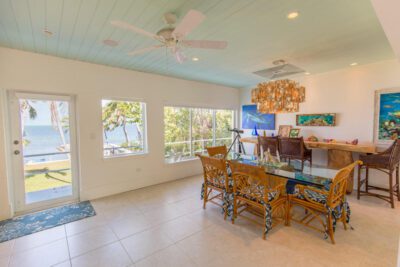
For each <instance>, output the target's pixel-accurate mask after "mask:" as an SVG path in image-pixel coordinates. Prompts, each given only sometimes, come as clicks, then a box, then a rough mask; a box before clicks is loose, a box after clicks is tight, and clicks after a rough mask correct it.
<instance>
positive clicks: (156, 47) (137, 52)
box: [128, 45, 164, 56]
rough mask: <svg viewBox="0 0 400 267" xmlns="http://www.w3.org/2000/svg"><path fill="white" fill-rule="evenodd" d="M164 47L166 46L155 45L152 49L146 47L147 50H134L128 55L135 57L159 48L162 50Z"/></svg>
mask: <svg viewBox="0 0 400 267" xmlns="http://www.w3.org/2000/svg"><path fill="white" fill-rule="evenodd" d="M163 46H164V45H154V46H150V47H146V48H142V49H138V50H134V51H131V52H129V53H128V55H130V56H134V55H138V54H142V53H146V52H149V51H152V50H156V49H159V48H161V47H163Z"/></svg>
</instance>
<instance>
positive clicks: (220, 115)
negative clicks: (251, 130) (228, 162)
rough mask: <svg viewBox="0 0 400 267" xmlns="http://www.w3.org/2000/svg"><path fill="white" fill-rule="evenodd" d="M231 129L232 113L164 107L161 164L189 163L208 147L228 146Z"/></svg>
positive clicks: (229, 111) (228, 111) (232, 122)
mask: <svg viewBox="0 0 400 267" xmlns="http://www.w3.org/2000/svg"><path fill="white" fill-rule="evenodd" d="M233 125H234V111H233V110H216V109H206V108H186V107H164V142H165V143H164V155H165V161H166V162H167V163H175V162H179V161H184V160H188V159H192V158H194V156H195V153H198V152H203V151H205V150H206V147H208V146H219V145H226V146H229V145H230V144H231V142H232V137H233V135H232V133H231V132H230V131H228V129H229V128H233Z"/></svg>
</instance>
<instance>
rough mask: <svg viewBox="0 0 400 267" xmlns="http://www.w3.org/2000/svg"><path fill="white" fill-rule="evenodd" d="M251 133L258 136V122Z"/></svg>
mask: <svg viewBox="0 0 400 267" xmlns="http://www.w3.org/2000/svg"><path fill="white" fill-rule="evenodd" d="M251 135H253V136H258V132H257V124H254V128H253V131H252V132H251Z"/></svg>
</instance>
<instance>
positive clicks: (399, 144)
mask: <svg viewBox="0 0 400 267" xmlns="http://www.w3.org/2000/svg"><path fill="white" fill-rule="evenodd" d="M360 160H361V161H362V162H363V164H362V165H361V166H359V167H358V179H357V181H358V183H357V199H360V196H373V197H377V198H380V199H382V200H385V201H387V202H389V203H390V206H391V207H392V209H394V196H397V200H398V201H400V182H399V164H400V140H399V139H397V140H395V141H394V142H393V144H392V145H391V146H390V147H389V148H388V149H386V150H385V151H383V152H381V153H377V154H372V155H360ZM363 169H365V178H364V179H361V172H362V170H363ZM370 169H375V170H377V171H380V172H383V173H385V174H386V175H387V177H388V187H386V188H385V187H380V186H374V185H371V184H370V183H369V170H370ZM394 174H395V175H394ZM394 176H395V181H394ZM378 178H379V179H381V177H380V176H378ZM363 185H364V186H365V187H364V190H362V189H361V187H362V186H363ZM373 191H375V192H373ZM376 191H381V192H382V191H383V192H385V193H386V194H379V193H378V192H376Z"/></svg>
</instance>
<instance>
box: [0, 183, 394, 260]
mask: <svg viewBox="0 0 400 267" xmlns="http://www.w3.org/2000/svg"><path fill="white" fill-rule="evenodd" d="M200 184H201V177H200V176H197V177H191V178H187V179H182V180H178V181H174V182H170V183H165V184H161V185H157V186H152V187H148V188H144V189H139V190H135V191H131V192H127V193H123V194H119V195H115V196H111V197H107V198H103V199H98V200H95V201H93V202H92V203H93V206H94V207H95V209H96V211H97V213H98V215H97V216H94V217H91V218H88V219H84V220H81V221H77V222H73V223H70V224H67V225H65V226H60V227H56V228H53V229H49V230H46V231H43V232H39V233H35V234H32V235H29V236H25V237H22V238H18V239H16V240H13V241H9V242H5V243H0V267H3V266H29V267H35V266H40V267H43V266H58V267H61V266H62V267H69V266H107V267H113V266H136V267H144V266H171V267H177V266H185V267H186V266H230V267H232V266H363V267H367V266H382V267H386V266H396V263H397V255H398V251H397V250H398V244H399V234H400V205H398V206H399V207H397V209H395V210H393V209H390V208H389V205H388V204H385V203H383V202H381V201H378V200H376V199H374V198H363V199H362V200H361V201H357V200H356V199H355V197H353V196H350V197H349V202H350V205H351V207H352V221H351V225H352V226H353V227H354V230H348V231H344V230H343V228H342V227H341V226H339V227H338V230H337V232H336V245H332V244H331V243H330V242H329V241H327V240H324V239H323V237H322V235H321V234H319V233H317V232H315V231H312V230H309V229H305V228H303V227H302V226H299V225H296V224H294V223H293V225H292V226H291V227H285V226H283V225H279V226H278V227H276V228H275V229H273V230H272V232H271V233H270V234H269V236H268V237H267V240H266V241H264V240H263V239H262V238H261V232H262V229H261V227H259V226H257V225H254V224H251V223H250V222H247V221H246V220H243V219H242V220H240V219H238V220H237V222H236V224H235V225H232V224H231V223H230V222H229V221H224V220H223V217H222V215H221V213H220V209H219V208H218V207H215V206H213V205H212V204H210V205H209V206H208V207H207V209H206V210H203V209H202V202H201V201H200V199H199V190H200Z"/></svg>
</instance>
